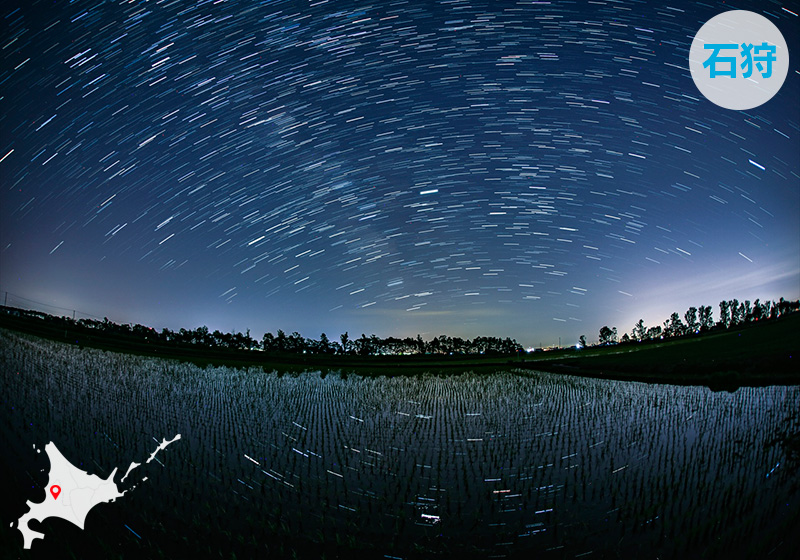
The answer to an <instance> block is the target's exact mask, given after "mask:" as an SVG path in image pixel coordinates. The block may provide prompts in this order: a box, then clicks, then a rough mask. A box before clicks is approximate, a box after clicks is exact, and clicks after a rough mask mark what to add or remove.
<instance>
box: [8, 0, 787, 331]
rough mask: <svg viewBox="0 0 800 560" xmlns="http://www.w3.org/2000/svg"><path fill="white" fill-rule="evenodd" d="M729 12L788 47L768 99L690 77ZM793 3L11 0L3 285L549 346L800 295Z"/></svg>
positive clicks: (348, 327) (297, 327) (305, 322)
mask: <svg viewBox="0 0 800 560" xmlns="http://www.w3.org/2000/svg"><path fill="white" fill-rule="evenodd" d="M734 8H735V9H749V10H752V11H755V12H757V13H760V14H762V15H764V16H766V17H767V18H768V19H769V20H770V21H772V22H773V23H775V25H776V26H777V27H778V28H779V29H780V30H781V32H782V33H783V35H784V37H785V38H786V41H787V44H788V46H789V50H790V54H791V55H792V57H793V58H792V59H791V60H790V68H789V74H788V76H787V78H786V82H785V83H784V85H783V88H782V89H781V91H780V92H779V93H778V94H777V95H776V96H775V97H774V98H773V99H772V100H771V101H769V102H767V103H766V104H765V105H762V106H761V107H758V108H755V109H752V110H749V111H731V110H727V109H722V108H720V107H717V106H716V105H714V104H712V103H711V102H709V101H707V100H706V99H705V98H704V97H703V96H702V94H700V93H699V91H698V90H697V88H696V87H695V86H694V83H693V82H692V79H691V76H690V73H689V69H688V52H689V47H690V45H691V41H692V38H693V37H694V34H695V33H696V32H697V30H698V29H699V28H700V27H701V26H702V24H703V23H705V22H706V21H707V20H708V19H710V18H711V17H713V16H714V15H717V14H719V13H722V12H724V11H727V10H729V9H734ZM798 13H800V5H798V3H782V2H765V1H759V2H739V3H718V2H710V3H708V4H703V5H700V4H698V3H695V2H674V3H667V4H662V3H660V2H629V1H619V2H613V1H605V2H603V1H596V2H586V3H584V2H560V1H559V2H552V3H550V2H526V1H520V2H506V1H502V0H498V1H487V2H474V1H460V0H449V1H442V2H432V1H430V2H428V1H425V2H423V1H416V0H409V1H398V2H391V1H381V2H372V3H367V2H361V3H357V2H344V1H334V0H330V1H327V2H326V1H315V0H312V1H305V2H260V3H259V2H255V1H252V0H247V1H222V0H218V1H213V2H212V1H205V2H203V1H191V2H190V1H169V0H165V1H161V2H158V1H149V2H146V1H139V0H131V1H121V0H113V1H111V0H109V1H106V2H101V1H73V2H66V1H55V2H54V1H49V2H36V1H28V0H25V1H16V2H14V1H12V2H4V3H3V8H2V14H0V15H2V20H1V22H2V35H0V43H2V50H0V84H2V86H0V88H2V89H0V96H2V97H1V98H0V103H2V105H0V134H1V136H0V158H2V160H0V178H1V180H2V183H1V187H2V190H1V191H0V192H1V194H0V289H1V290H3V291H9V292H11V294H15V295H16V296H22V297H25V298H29V299H32V300H35V301H40V302H44V303H49V304H52V305H54V306H59V307H63V308H66V309H77V310H78V314H77V316H78V317H81V316H85V315H82V313H83V314H89V315H93V316H96V317H100V318H102V317H105V316H107V317H108V318H109V319H111V320H112V321H115V322H118V323H142V324H146V325H150V326H154V327H156V328H159V329H160V328H162V327H169V328H172V329H177V328H180V327H186V328H196V327H198V326H200V325H207V326H208V327H209V328H211V329H212V330H213V329H220V330H222V331H226V332H229V331H231V330H232V329H235V330H237V331H244V330H245V329H247V328H250V329H251V332H252V334H253V335H254V336H257V337H258V338H260V337H261V335H262V334H263V333H264V332H265V331H272V332H275V331H276V330H277V329H279V328H280V329H283V330H284V331H286V332H287V333H290V332H292V331H299V332H300V333H301V334H303V335H304V336H306V337H314V338H317V337H318V336H319V334H320V333H321V332H326V333H327V334H328V336H330V337H332V338H333V337H337V338H338V335H339V334H340V333H342V332H344V331H349V332H350V335H351V336H354V335H355V336H359V335H360V334H361V333H366V334H368V335H369V334H371V333H375V334H377V335H379V336H390V335H395V336H406V335H415V334H417V333H422V334H423V336H425V337H426V338H430V337H432V336H435V335H438V334H448V335H451V336H465V337H473V336H477V335H493V336H511V337H513V338H516V339H517V340H518V341H519V342H520V343H522V344H523V345H536V346H538V345H539V344H540V343H541V344H544V345H548V344H553V343H556V342H558V337H562V340H563V343H564V344H573V343H574V342H575V341H577V338H578V336H580V335H581V334H585V335H587V338H588V339H589V341H592V340H595V339H596V338H597V332H598V329H599V328H600V327H601V326H603V325H605V324H608V325H612V326H613V325H616V326H618V327H619V329H620V332H623V331H630V329H631V327H632V326H633V324H634V322H635V321H636V320H637V319H639V318H644V320H645V322H646V323H647V324H649V325H652V324H660V323H661V322H662V321H663V320H664V319H666V318H668V316H669V314H670V313H671V312H672V311H678V312H680V313H681V314H682V313H683V311H685V310H686V308H687V307H689V306H690V305H695V306H699V305H712V306H713V308H714V318H715V319H718V317H719V315H718V313H719V308H718V306H717V304H718V303H719V301H720V300H721V299H732V298H734V297H736V298H739V299H740V300H744V299H750V300H754V299H756V298H761V299H762V300H764V299H776V300H777V299H778V298H779V297H781V296H785V297H787V298H792V299H794V298H797V297H799V296H800V168H799V167H800V166H799V165H798V164H799V163H800V126H799V123H800V119H799V118H798V116H799V114H798V113H800V109H798V99H800V72H798V63H797V61H798V60H799V59H800V40H799V39H798V23H799V20H800V18H798V15H797V14H798ZM0 295H1V294H0ZM14 301H15V300H14V297H10V300H9V304H11V303H12V302H14ZM17 303H19V304H20V305H21V306H22V303H23V302H21V300H17ZM40 308H41V309H43V310H45V311H50V312H55V311H53V309H52V308H46V307H40ZM62 313H66V314H69V312H67V311H60V312H57V314H62Z"/></svg>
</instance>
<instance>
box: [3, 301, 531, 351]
mask: <svg viewBox="0 0 800 560" xmlns="http://www.w3.org/2000/svg"><path fill="white" fill-rule="evenodd" d="M4 311H6V312H7V313H10V314H12V315H17V316H25V317H31V318H37V319H43V320H45V321H46V322H48V323H51V324H53V323H54V324H55V325H54V326H56V327H57V328H69V329H70V330H72V331H78V332H80V331H83V332H99V333H102V334H103V335H104V336H110V337H115V338H119V339H124V340H136V341H139V342H144V343H148V344H150V343H156V344H161V345H168V346H184V347H185V346H194V347H204V348H212V349H224V350H263V351H265V352H269V353H289V354H327V355H351V356H378V355H398V354H423V355H424V354H438V355H451V354H458V355H470V354H488V355H501V354H516V353H519V352H522V350H523V348H522V346H521V345H520V344H519V343H518V342H517V341H516V340H513V339H511V338H498V337H492V336H480V337H477V338H474V339H472V340H470V339H463V338H460V337H451V336H446V335H441V336H437V337H436V338H434V339H432V340H429V341H426V340H423V338H422V337H421V336H420V335H417V336H416V338H412V337H407V338H394V337H389V338H380V337H378V336H375V335H374V334H373V335H372V336H367V335H365V334H362V335H361V337H360V338H355V339H351V338H350V335H349V334H348V333H344V334H343V335H341V336H340V337H339V340H330V339H329V338H328V337H327V335H326V334H325V333H322V335H321V336H320V338H319V340H314V339H312V338H304V337H303V336H301V335H300V333H297V332H293V333H292V334H289V335H287V334H286V333H285V332H284V331H282V330H279V331H278V332H277V334H272V333H266V334H265V335H264V337H263V338H262V339H261V340H260V341H259V340H257V339H255V338H253V337H252V336H250V329H248V330H247V331H246V332H244V333H240V332H231V333H223V332H220V331H218V330H215V331H213V332H212V331H210V330H209V329H208V327H206V326H203V327H198V328H197V329H194V330H187V329H180V330H178V331H172V330H170V329H166V328H165V329H162V330H161V331H160V332H159V331H157V330H155V329H153V328H151V327H146V326H144V325H139V324H136V325H127V324H123V325H119V324H117V323H114V322H112V321H109V320H108V318H105V319H104V320H103V321H98V320H95V319H79V320H77V321H76V320H74V319H70V318H68V317H54V316H52V315H47V314H46V313H41V312H38V311H28V310H22V309H12V308H4Z"/></svg>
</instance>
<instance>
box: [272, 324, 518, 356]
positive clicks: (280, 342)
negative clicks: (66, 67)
mask: <svg viewBox="0 0 800 560" xmlns="http://www.w3.org/2000/svg"><path fill="white" fill-rule="evenodd" d="M261 348H262V349H263V350H265V351H267V352H294V353H306V354H339V355H358V356H379V355H398V354H440V355H450V354H461V355H467V354H515V353H518V352H521V351H522V346H521V345H520V344H519V343H518V342H517V341H516V340H513V339H511V338H498V337H493V336H479V337H477V338H474V339H472V340H470V339H463V338H460V337H451V336H446V335H440V336H437V337H436V338H434V339H432V340H430V341H425V340H423V339H422V337H421V336H420V335H417V337H416V338H413V337H406V338H395V337H389V338H380V337H378V336H375V335H374V334H373V335H372V336H369V337H368V336H367V335H365V334H362V335H361V337H360V338H356V339H351V338H350V335H349V334H348V333H344V334H343V335H341V336H340V337H339V340H338V341H336V340H330V339H328V337H327V336H326V335H325V333H322V335H321V336H320V338H319V340H314V339H310V338H308V339H307V338H303V337H302V336H300V334H299V333H296V332H295V333H292V334H291V335H288V336H287V335H286V333H284V332H283V331H281V330H279V331H278V333H277V335H273V334H272V333H266V334H265V335H264V338H263V340H262V343H261Z"/></svg>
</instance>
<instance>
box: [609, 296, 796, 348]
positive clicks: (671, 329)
mask: <svg viewBox="0 0 800 560" xmlns="http://www.w3.org/2000/svg"><path fill="white" fill-rule="evenodd" d="M798 310H800V300H796V301H787V300H786V299H784V298H781V299H780V301H778V302H775V301H764V302H762V301H761V300H759V299H757V300H755V301H754V302H753V303H752V304H751V303H750V300H745V301H743V302H740V301H739V300H737V299H732V300H723V301H721V302H719V315H720V319H719V321H716V322H715V321H714V316H713V312H712V309H711V306H710V305H706V306H704V305H701V306H700V307H690V308H689V309H687V310H686V312H685V313H684V314H683V319H681V316H680V314H678V313H677V312H674V313H672V315H670V317H669V319H667V320H666V321H664V323H663V324H661V325H654V326H650V327H648V326H646V325H645V324H644V320H643V319H639V321H638V322H637V323H636V324H635V325H634V326H633V329H632V330H631V332H630V334H628V333H624V334H623V335H622V337H621V338H618V333H617V327H609V326H608V325H604V326H603V327H601V328H600V337H599V344H600V345H606V344H616V343H618V342H619V343H625V342H642V341H645V340H663V339H665V338H672V337H676V336H685V335H693V334H698V333H701V332H708V331H712V330H722V329H729V328H731V327H735V326H738V325H744V324H746V323H753V322H756V321H762V320H770V319H777V318H778V317H781V316H783V315H786V314H788V313H792V312H795V311H798Z"/></svg>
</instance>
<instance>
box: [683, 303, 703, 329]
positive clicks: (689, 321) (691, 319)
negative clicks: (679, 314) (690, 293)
mask: <svg viewBox="0 0 800 560" xmlns="http://www.w3.org/2000/svg"><path fill="white" fill-rule="evenodd" d="M683 318H684V320H685V321H686V332H688V333H696V332H697V331H698V330H700V323H698V321H697V308H696V307H690V308H689V309H687V310H686V313H684V314H683Z"/></svg>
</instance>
